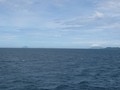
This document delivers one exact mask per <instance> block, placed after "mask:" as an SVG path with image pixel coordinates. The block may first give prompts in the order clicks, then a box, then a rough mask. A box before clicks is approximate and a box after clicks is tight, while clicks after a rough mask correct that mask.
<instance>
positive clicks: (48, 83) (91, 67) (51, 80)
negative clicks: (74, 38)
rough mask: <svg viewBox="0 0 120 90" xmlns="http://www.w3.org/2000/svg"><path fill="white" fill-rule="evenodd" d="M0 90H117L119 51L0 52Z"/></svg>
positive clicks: (6, 50)
mask: <svg viewBox="0 0 120 90" xmlns="http://www.w3.org/2000/svg"><path fill="white" fill-rule="evenodd" d="M0 90H120V49H118V50H117V49H116V50H112V49H110V50H109V49H96V50H95V49H93V50H92V49H28V48H26V49H0Z"/></svg>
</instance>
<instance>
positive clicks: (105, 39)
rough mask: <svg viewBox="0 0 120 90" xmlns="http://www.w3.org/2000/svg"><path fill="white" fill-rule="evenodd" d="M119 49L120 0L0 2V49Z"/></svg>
mask: <svg viewBox="0 0 120 90" xmlns="http://www.w3.org/2000/svg"><path fill="white" fill-rule="evenodd" d="M24 46H28V47H35V48H88V47H94V46H101V47H120V0H0V47H24Z"/></svg>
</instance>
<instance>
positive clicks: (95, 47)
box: [90, 46, 120, 49]
mask: <svg viewBox="0 0 120 90" xmlns="http://www.w3.org/2000/svg"><path fill="white" fill-rule="evenodd" d="M90 49H120V47H101V46H94V47H91V48H90Z"/></svg>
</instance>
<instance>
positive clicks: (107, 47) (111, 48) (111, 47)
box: [105, 47, 120, 49]
mask: <svg viewBox="0 0 120 90" xmlns="http://www.w3.org/2000/svg"><path fill="white" fill-rule="evenodd" d="M105 49H120V47H106V48H105Z"/></svg>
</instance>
